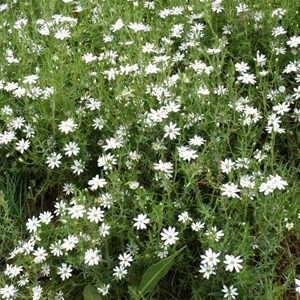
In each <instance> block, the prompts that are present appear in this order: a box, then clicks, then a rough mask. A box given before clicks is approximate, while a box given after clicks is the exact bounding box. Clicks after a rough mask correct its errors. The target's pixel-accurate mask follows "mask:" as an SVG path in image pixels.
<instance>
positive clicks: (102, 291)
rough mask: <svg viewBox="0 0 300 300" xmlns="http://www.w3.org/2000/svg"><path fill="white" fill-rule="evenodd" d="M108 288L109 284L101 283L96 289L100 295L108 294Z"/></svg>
mask: <svg viewBox="0 0 300 300" xmlns="http://www.w3.org/2000/svg"><path fill="white" fill-rule="evenodd" d="M109 288H110V284H107V285H103V286H102V287H98V288H97V291H98V292H99V293H100V294H101V295H102V296H105V295H108V294H109Z"/></svg>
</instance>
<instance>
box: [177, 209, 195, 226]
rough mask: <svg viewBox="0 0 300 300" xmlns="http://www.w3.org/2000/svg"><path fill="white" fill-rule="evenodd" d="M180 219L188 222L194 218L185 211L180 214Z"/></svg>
mask: <svg viewBox="0 0 300 300" xmlns="http://www.w3.org/2000/svg"><path fill="white" fill-rule="evenodd" d="M178 221H179V222H182V223H188V222H190V221H192V218H191V217H190V216H189V213H188V212H187V211H184V212H183V213H181V214H180V215H179V216H178Z"/></svg>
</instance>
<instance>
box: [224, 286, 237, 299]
mask: <svg viewBox="0 0 300 300" xmlns="http://www.w3.org/2000/svg"><path fill="white" fill-rule="evenodd" d="M236 291H237V288H235V287H234V286H233V285H231V286H230V287H229V288H228V287H227V286H226V285H223V289H222V292H223V293H224V298H225V299H226V298H228V299H235V296H237V295H238V293H237V292H236Z"/></svg>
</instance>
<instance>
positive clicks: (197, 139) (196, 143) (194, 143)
mask: <svg viewBox="0 0 300 300" xmlns="http://www.w3.org/2000/svg"><path fill="white" fill-rule="evenodd" d="M204 143H205V139H204V138H202V137H200V136H198V135H194V137H192V138H191V139H190V140H189V144H190V145H192V146H202V145H203V144H204Z"/></svg>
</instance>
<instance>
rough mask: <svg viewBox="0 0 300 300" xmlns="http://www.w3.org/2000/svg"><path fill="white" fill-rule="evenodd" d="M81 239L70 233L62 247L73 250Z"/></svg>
mask: <svg viewBox="0 0 300 300" xmlns="http://www.w3.org/2000/svg"><path fill="white" fill-rule="evenodd" d="M78 242H79V240H78V238H77V236H75V235H69V236H68V237H67V238H66V239H64V240H63V244H62V245H61V247H62V248H63V249H65V250H66V251H71V250H73V249H74V248H75V246H76V244H78Z"/></svg>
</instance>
